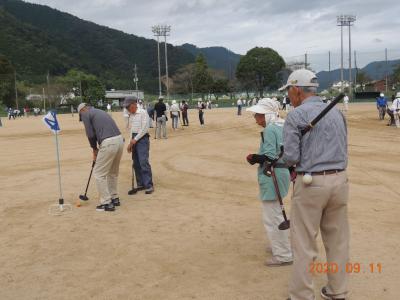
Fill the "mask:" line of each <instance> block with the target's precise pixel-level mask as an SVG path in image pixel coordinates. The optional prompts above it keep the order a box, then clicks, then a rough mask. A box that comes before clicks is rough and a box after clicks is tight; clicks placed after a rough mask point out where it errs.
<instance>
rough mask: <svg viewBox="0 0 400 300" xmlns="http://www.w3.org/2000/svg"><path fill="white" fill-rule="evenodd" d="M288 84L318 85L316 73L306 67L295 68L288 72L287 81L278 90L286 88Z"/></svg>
mask: <svg viewBox="0 0 400 300" xmlns="http://www.w3.org/2000/svg"><path fill="white" fill-rule="evenodd" d="M290 86H301V87H305V86H307V87H318V86H319V84H318V82H317V75H315V74H314V73H313V72H311V71H310V70H306V69H301V70H296V71H294V72H292V73H291V74H290V76H289V78H288V80H287V83H286V84H285V85H284V86H283V87H281V88H280V89H279V90H280V91H283V90H286V89H287V88H288V87H290Z"/></svg>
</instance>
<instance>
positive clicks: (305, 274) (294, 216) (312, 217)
mask: <svg viewBox="0 0 400 300" xmlns="http://www.w3.org/2000/svg"><path fill="white" fill-rule="evenodd" d="M348 191H349V188H348V183H347V174H346V172H345V171H344V172H339V173H336V174H332V175H318V176H313V182H312V183H311V184H310V185H305V184H304V183H303V182H302V176H298V177H297V180H296V184H295V190H294V195H293V199H292V209H291V218H290V222H291V224H290V225H291V226H290V227H291V241H292V251H293V255H294V264H293V270H292V277H291V280H290V283H289V293H290V298H291V300H312V299H315V297H314V287H313V280H312V276H313V275H312V273H311V272H310V265H311V264H312V263H313V262H314V260H315V259H316V258H317V255H318V249H317V244H316V238H317V235H318V231H319V230H321V236H322V240H323V243H324V246H325V251H326V256H327V257H326V262H327V263H333V264H337V266H338V269H339V271H338V272H337V273H333V272H331V273H328V274H327V275H328V284H327V285H326V287H327V292H328V293H329V294H332V295H335V297H336V298H344V297H345V295H346V293H347V284H348V276H347V274H346V263H347V262H348V259H349V224H348V218H347V201H348ZM321 262H323V263H325V262H324V261H323V260H321ZM317 275H318V274H317Z"/></svg>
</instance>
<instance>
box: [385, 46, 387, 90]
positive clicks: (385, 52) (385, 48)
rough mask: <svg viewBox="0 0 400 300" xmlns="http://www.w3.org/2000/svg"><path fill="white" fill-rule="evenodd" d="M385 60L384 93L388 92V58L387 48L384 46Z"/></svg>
mask: <svg viewBox="0 0 400 300" xmlns="http://www.w3.org/2000/svg"><path fill="white" fill-rule="evenodd" d="M385 62H386V72H385V73H386V74H385V77H386V78H385V82H386V94H387V92H388V58H387V48H385Z"/></svg>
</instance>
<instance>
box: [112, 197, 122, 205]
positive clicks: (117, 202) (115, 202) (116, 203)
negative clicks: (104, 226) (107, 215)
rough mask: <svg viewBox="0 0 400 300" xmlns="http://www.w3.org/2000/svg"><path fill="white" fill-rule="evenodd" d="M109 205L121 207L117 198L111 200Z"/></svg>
mask: <svg viewBox="0 0 400 300" xmlns="http://www.w3.org/2000/svg"><path fill="white" fill-rule="evenodd" d="M111 203H112V204H113V205H114V206H121V202H119V198H115V199H111Z"/></svg>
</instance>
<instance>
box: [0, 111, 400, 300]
mask: <svg viewBox="0 0 400 300" xmlns="http://www.w3.org/2000/svg"><path fill="white" fill-rule="evenodd" d="M113 118H114V119H115V120H116V121H117V123H118V125H119V127H120V128H123V119H122V114H121V113H114V114H113ZM189 118H190V121H191V126H190V127H189V128H185V129H184V130H182V129H179V130H177V131H176V132H172V130H171V129H169V138H168V140H154V139H152V140H151V164H152V167H153V174H154V182H155V189H156V191H155V193H154V194H153V195H150V196H147V195H144V194H138V195H135V196H128V195H127V191H128V189H129V188H130V183H131V163H130V161H131V158H130V156H129V155H128V154H127V153H126V152H125V153H124V156H123V159H122V161H121V168H120V181H119V189H120V194H121V199H122V206H121V207H120V208H118V210H117V211H116V212H115V213H99V212H96V211H95V206H96V204H97V193H96V189H95V185H94V184H92V185H91V187H90V189H89V197H90V201H89V202H88V203H85V204H84V205H83V206H82V207H80V208H77V207H75V206H74V207H73V210H72V212H70V213H66V214H64V215H62V216H53V215H50V214H49V213H48V209H49V207H50V205H52V204H55V203H57V200H58V186H57V177H56V174H57V170H56V160H55V144H54V138H53V136H52V134H51V133H50V132H49V131H48V130H47V128H45V126H44V124H43V123H42V121H41V118H39V117H37V118H35V117H29V118H27V119H24V118H21V119H18V120H16V121H12V120H11V121H8V120H5V119H4V118H3V119H2V121H3V127H2V128H0V157H1V160H0V170H1V172H0V189H1V191H0V224H1V226H0V266H1V267H0V299H13V300H14V299H18V300H20V299H162V300H165V299H267V300H274V299H277V300H282V299H286V297H287V295H288V294H287V286H288V279H289V276H290V271H291V267H290V266H289V267H282V268H267V267H265V266H264V262H265V261H266V260H267V259H268V258H269V257H270V254H268V253H267V252H266V250H265V249H266V246H267V239H266V235H265V232H264V228H263V225H262V222H261V206H260V203H259V201H258V200H257V194H258V191H257V183H256V167H255V166H249V165H248V164H247V163H246V161H245V156H246V155H247V154H248V153H251V152H255V151H256V150H257V149H258V144H259V129H258V128H257V126H256V125H255V123H254V120H253V118H252V116H251V115H250V114H246V113H244V115H243V116H241V117H237V116H236V115H235V110H233V109H218V110H211V111H209V110H208V111H206V112H205V122H206V126H205V127H204V128H201V127H200V126H199V123H198V118H197V112H196V111H194V110H193V111H191V112H190V115H189ZM347 118H348V126H349V153H350V157H349V168H348V172H349V178H350V182H351V190H350V192H351V194H350V196H351V201H350V204H349V205H350V211H349V218H350V223H351V262H352V263H359V264H360V266H361V271H360V273H353V274H351V275H350V289H351V294H350V296H351V297H350V298H351V299H374V300H375V299H391V300H395V299H400V290H399V282H400V275H399V267H400V259H399V256H398V255H399V249H400V217H399V216H400V213H399V211H400V193H399V188H398V184H399V183H400V172H399V166H400V152H399V145H400V130H399V129H396V128H394V127H391V128H389V127H387V126H385V125H386V121H384V122H383V121H379V120H378V114H377V111H376V109H375V108H374V105H373V104H353V105H350V111H349V113H348V116H347ZM60 125H61V128H62V130H63V131H62V134H61V136H60V144H61V159H62V161H61V164H62V183H63V192H64V197H65V199H66V201H67V202H69V203H71V204H75V202H76V200H77V199H78V195H79V194H81V193H82V192H83V191H84V188H85V184H86V180H87V177H88V175H89V171H90V165H91V151H90V148H89V144H88V142H87V139H86V137H85V135H84V130H83V125H82V124H81V123H79V122H78V117H77V115H75V116H74V117H72V116H71V115H63V116H60ZM168 126H171V123H170V122H168ZM125 136H127V135H126V132H125ZM153 136H154V135H153ZM153 136H152V137H153ZM285 202H286V204H287V207H288V210H290V196H289V197H287V198H286V199H285ZM318 243H319V246H320V250H321V251H320V256H319V258H318V260H319V261H322V262H324V252H323V247H322V243H321V240H320V238H319V239H318ZM378 263H380V264H381V266H382V271H381V273H379V272H378V270H377V266H376V264H378ZM369 264H375V270H374V272H371V270H370V266H369ZM315 283H316V284H315V289H316V292H317V293H318V294H319V289H320V287H321V286H323V285H324V283H325V275H324V274H320V275H316V276H315ZM317 299H319V296H317Z"/></svg>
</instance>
